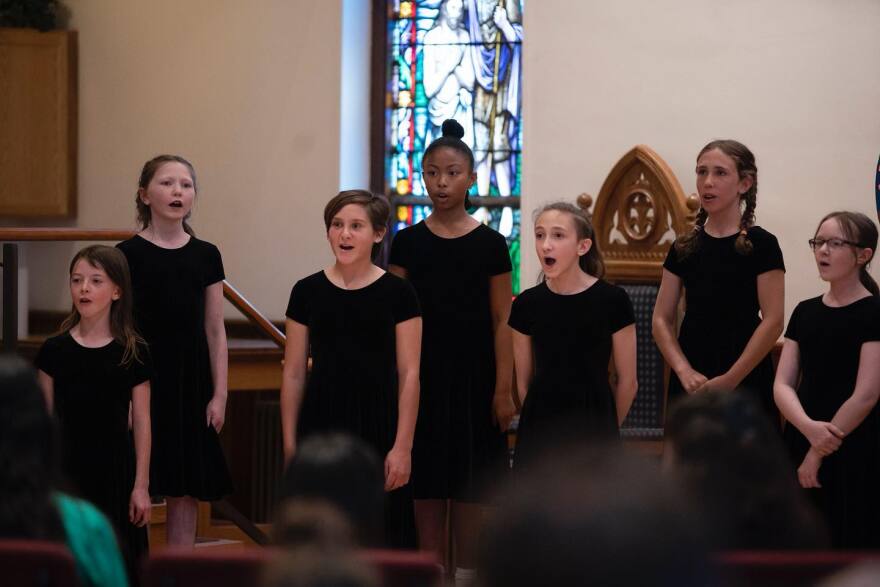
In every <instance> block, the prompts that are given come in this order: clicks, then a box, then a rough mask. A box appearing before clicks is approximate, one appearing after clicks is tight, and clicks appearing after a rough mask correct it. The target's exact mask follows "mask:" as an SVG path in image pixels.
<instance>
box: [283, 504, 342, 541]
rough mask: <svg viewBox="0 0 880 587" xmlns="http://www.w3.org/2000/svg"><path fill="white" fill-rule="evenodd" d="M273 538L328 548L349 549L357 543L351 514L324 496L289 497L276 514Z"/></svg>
mask: <svg viewBox="0 0 880 587" xmlns="http://www.w3.org/2000/svg"><path fill="white" fill-rule="evenodd" d="M273 542H274V543H275V544H277V545H279V546H285V547H290V548H298V547H300V546H314V547H316V548H321V549H324V550H346V549H351V548H353V547H354V546H355V545H356V543H355V539H354V529H353V527H352V525H351V522H349V520H348V516H346V515H345V514H344V513H343V512H342V511H341V510H340V509H339V508H338V507H337V506H335V505H333V504H332V503H330V502H329V501H327V500H325V499H320V498H298V499H289V500H286V501H285V502H284V503H282V504H281V505H280V506H279V508H278V513H277V515H276V516H275V524H274V525H273Z"/></svg>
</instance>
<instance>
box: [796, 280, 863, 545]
mask: <svg viewBox="0 0 880 587" xmlns="http://www.w3.org/2000/svg"><path fill="white" fill-rule="evenodd" d="M785 337H786V338H788V339H790V340H793V341H795V342H797V343H798V350H799V351H800V366H801V376H802V377H801V382H800V385H799V386H798V389H797V393H798V398H799V399H800V402H801V405H802V406H803V408H804V411H805V412H806V413H807V415H808V416H809V417H810V418H812V419H814V420H819V421H822V422H830V421H831V419H832V418H833V417H834V414H836V413H837V410H838V409H840V406H841V405H842V404H843V402H845V401H846V400H847V399H849V397H850V396H852V393H853V390H854V389H855V384H856V377H857V376H858V372H859V356H860V353H861V349H862V345H864V344H865V343H867V342H871V341H880V298H876V297H873V296H872V297H868V298H863V299H861V300H858V301H857V302H854V303H852V304H849V305H848V306H843V307H839V308H832V307H829V306H826V305H825V304H824V303H822V298H821V297H818V298H813V299H810V300H806V301H803V302H801V303H800V304H798V305H797V307H796V308H795V310H794V312H793V313H792V315H791V319H790V320H789V324H788V329H787V330H786V332H785ZM784 436H785V441H786V444H787V445H788V448H789V451H790V454H791V457H792V461H793V465H794V466H795V467H799V466H800V464H801V462H803V459H804V456H805V455H806V454H807V451H808V450H809V448H810V443H809V441H808V440H807V439H806V438H805V437H804V435H803V434H801V433H800V431H799V430H798V429H797V428H795V427H794V426H791V425H787V426H786V427H785V434H784ZM819 484H820V485H822V488H821V489H808V490H807V493H808V495H809V496H810V497H811V498H812V499H813V501H814V503H815V504H816V506H817V507H818V509H819V511H820V512H821V513H822V514H823V515H824V518H825V521H826V523H827V524H828V528H829V530H830V531H831V543H832V545H833V546H834V547H835V548H847V549H861V548H864V549H868V548H870V549H874V548H878V547H880V500H878V496H877V489H878V487H880V410H878V408H877V406H875V407H874V409H872V410H871V412H870V413H869V414H868V416H867V417H866V418H865V419H864V420H863V421H862V423H861V424H859V426H858V427H857V428H856V429H855V430H853V431H851V432H850V433H849V434H847V436H846V437H845V438H844V440H843V444H842V445H841V447H840V448H839V449H838V450H837V451H836V452H834V453H832V454H831V455H829V456H827V457H824V458H823V459H822V466H821V467H820V468H819Z"/></svg>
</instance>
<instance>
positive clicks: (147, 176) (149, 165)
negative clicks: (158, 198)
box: [134, 155, 198, 236]
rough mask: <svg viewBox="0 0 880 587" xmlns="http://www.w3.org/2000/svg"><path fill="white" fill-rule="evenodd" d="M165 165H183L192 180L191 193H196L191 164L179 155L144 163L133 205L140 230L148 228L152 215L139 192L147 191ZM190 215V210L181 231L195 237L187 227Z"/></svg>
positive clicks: (193, 169) (196, 186)
mask: <svg viewBox="0 0 880 587" xmlns="http://www.w3.org/2000/svg"><path fill="white" fill-rule="evenodd" d="M166 163H180V164H181V165H184V166H185V167H186V168H187V169H188V170H189V176H190V177H191V178H192V182H193V191H195V192H196V193H198V184H197V183H196V170H195V168H193V166H192V163H190V162H189V161H187V160H186V159H184V158H183V157H181V156H179V155H157V156H156V157H153V158H152V159H150V160H149V161H147V162H146V163H144V168H143V169H141V176H140V178H139V179H138V188H139V189H138V193H137V194H136V195H135V197H134V201H135V205H136V206H137V220H138V224H140V225H141V228H147V227H148V226H150V222H152V220H153V213H152V211H151V210H150V207H149V206H147V205H146V204H145V203H144V201H143V200H141V194H140V190H142V189H143V190H145V189H147V186H149V185H150V182H151V181H152V180H153V176H155V175H156V172H157V171H159V168H160V167H162V166H163V165H165V164H166ZM191 215H192V210H190V211H189V212H187V213H186V216H184V217H183V230H184V232H186V233H187V234H188V235H190V236H195V235H196V233H195V232H194V231H193V229H192V227H191V226H190V225H189V222H187V220H189V217H190V216H191Z"/></svg>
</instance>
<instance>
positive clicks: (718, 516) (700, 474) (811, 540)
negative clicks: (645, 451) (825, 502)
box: [664, 391, 827, 549]
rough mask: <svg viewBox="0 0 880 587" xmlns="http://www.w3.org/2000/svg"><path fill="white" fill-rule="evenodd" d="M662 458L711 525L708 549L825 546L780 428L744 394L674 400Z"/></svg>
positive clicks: (737, 392)
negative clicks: (776, 428)
mask: <svg viewBox="0 0 880 587" xmlns="http://www.w3.org/2000/svg"><path fill="white" fill-rule="evenodd" d="M664 460H665V462H666V464H667V466H668V468H669V469H670V470H671V471H673V472H674V473H675V474H676V475H677V476H678V478H679V479H680V480H681V482H682V484H683V486H684V488H685V489H686V491H687V492H688V494H689V496H690V498H691V500H692V501H693V503H694V504H696V505H697V506H698V507H699V508H700V510H701V515H702V516H703V518H704V519H705V520H707V522H708V527H709V528H711V529H713V532H712V536H711V538H712V541H713V545H714V547H715V548H717V549H763V548H767V549H794V548H819V547H822V546H826V545H827V538H826V535H825V531H824V528H823V527H822V525H821V522H820V521H819V518H818V516H817V515H816V513H815V512H814V511H813V509H812V507H811V506H810V504H809V503H808V502H807V499H806V497H805V496H804V495H803V492H802V491H801V490H800V487H799V486H798V485H797V480H796V477H795V469H794V467H793V466H792V464H791V462H790V461H789V459H788V456H787V454H786V452H785V450H784V448H783V446H782V441H781V438H780V435H779V432H778V431H776V430H774V429H773V427H772V426H771V424H770V422H769V421H768V420H767V416H766V415H765V413H764V411H763V410H762V409H761V408H760V407H759V406H758V405H757V403H756V402H755V401H754V400H753V399H752V398H751V397H749V394H747V393H743V392H742V391H732V392H707V393H699V394H696V395H692V396H690V397H688V398H685V399H683V400H682V401H680V402H679V403H678V404H677V405H676V407H675V408H674V409H673V411H672V413H671V414H670V416H669V418H668V421H667V423H666V447H665V450H664Z"/></svg>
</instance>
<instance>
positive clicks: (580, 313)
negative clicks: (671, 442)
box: [510, 279, 635, 472]
mask: <svg viewBox="0 0 880 587" xmlns="http://www.w3.org/2000/svg"><path fill="white" fill-rule="evenodd" d="M634 322H635V318H634V315H633V308H632V303H631V302H630V299H629V296H628V295H627V294H626V292H625V291H623V290H622V289H621V288H619V287H617V286H614V285H611V284H610V283H608V282H606V281H603V280H601V279H600V280H599V281H597V282H595V283H594V284H593V285H592V286H590V287H589V288H587V289H586V290H584V291H582V292H580V293H577V294H571V295H560V294H557V293H553V291H551V290H550V288H549V287H548V286H547V284H546V282H545V283H541V284H539V285H537V286H536V287H533V288H531V289H527V290H526V291H524V292H522V293H521V294H520V295H519V296H518V297H517V298H516V300H514V302H513V308H512V309H511V311H510V326H511V328H513V329H514V330H516V331H517V332H521V333H522V334H525V335H528V336H530V337H531V339H532V352H533V358H534V363H533V369H534V374H533V377H532V380H531V382H529V392H528V394H527V395H526V399H525V402H524V404H523V407H522V414H521V415H520V421H519V429H518V430H517V435H516V454H515V457H514V468H515V470H517V471H518V472H522V471H523V470H524V469H527V468H528V467H529V466H530V465H532V464H534V463H536V462H537V460H538V459H540V457H541V455H542V454H543V452H544V451H545V450H548V449H549V448H551V447H552V446H553V445H554V444H555V443H557V442H563V443H571V442H585V441H590V440H602V439H605V440H607V439H614V438H617V437H618V425H617V404H616V403H615V400H614V394H613V392H612V390H611V385H610V384H609V382H608V363H609V361H610V359H611V352H612V340H611V337H612V335H613V334H614V333H615V332H617V331H619V330H620V329H622V328H625V327H626V326H629V325H630V324H633V323H634Z"/></svg>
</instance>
